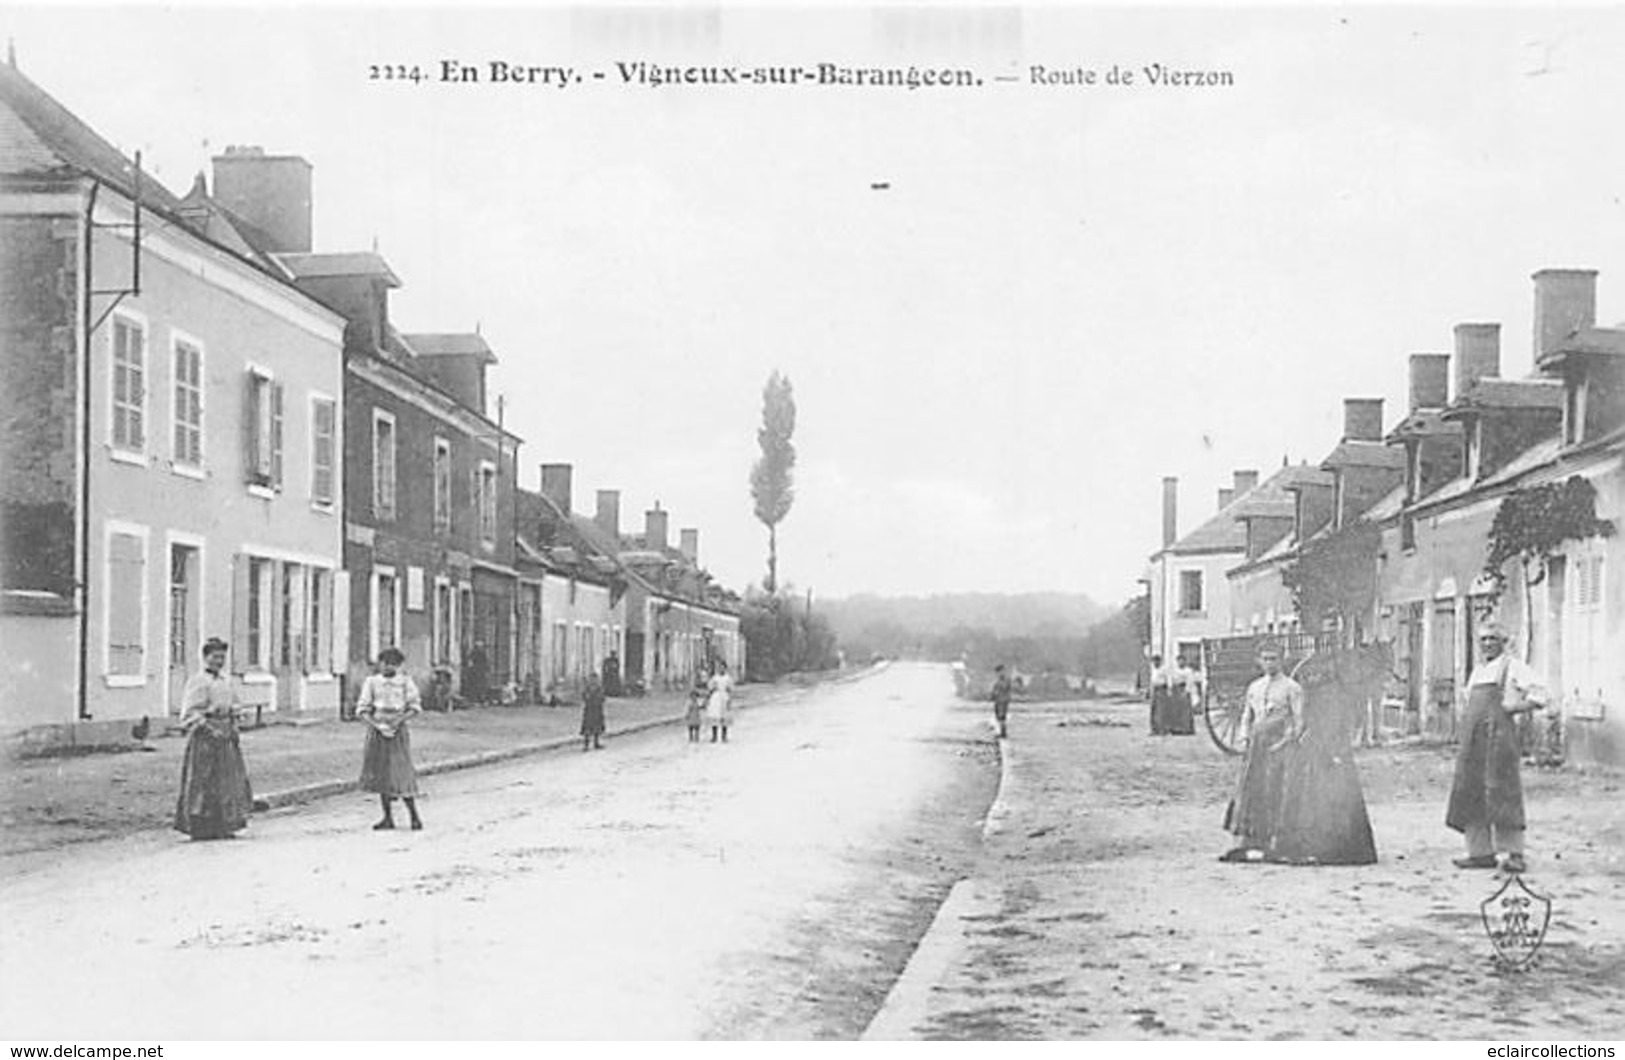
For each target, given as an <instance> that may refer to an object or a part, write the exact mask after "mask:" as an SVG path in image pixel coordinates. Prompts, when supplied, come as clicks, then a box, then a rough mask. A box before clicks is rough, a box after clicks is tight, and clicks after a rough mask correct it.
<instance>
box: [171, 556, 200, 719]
mask: <svg viewBox="0 0 1625 1060" xmlns="http://www.w3.org/2000/svg"><path fill="white" fill-rule="evenodd" d="M197 568H198V550H197V549H196V548H193V547H192V546H190V545H176V544H171V545H170V546H169V690H168V697H167V698H166V699H165V701H164V702H165V704H166V708H167V710H168V711H169V713H170V714H171V715H177V714H179V713H180V712H181V709H182V704H181V696H182V693H183V692H185V690H186V678H187V675H188V674H189V673H190V672H191V671H192V670H195V669H200V668H201V667H202V666H203V659H202V657H201V655H200V654H199V653H200V652H201V651H202V649H203V645H202V642H201V641H200V640H199V639H198V625H199V622H198V614H197V611H198V604H199V600H198V592H197Z"/></svg>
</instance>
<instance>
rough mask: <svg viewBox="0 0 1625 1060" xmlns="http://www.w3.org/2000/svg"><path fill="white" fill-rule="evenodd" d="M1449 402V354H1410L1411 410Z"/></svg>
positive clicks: (1433, 406)
mask: <svg viewBox="0 0 1625 1060" xmlns="http://www.w3.org/2000/svg"><path fill="white" fill-rule="evenodd" d="M1448 404H1450V355H1449V354H1448V353H1413V354H1411V411H1412V412H1415V411H1416V410H1417V409H1442V408H1444V407H1445V406H1446V405H1448Z"/></svg>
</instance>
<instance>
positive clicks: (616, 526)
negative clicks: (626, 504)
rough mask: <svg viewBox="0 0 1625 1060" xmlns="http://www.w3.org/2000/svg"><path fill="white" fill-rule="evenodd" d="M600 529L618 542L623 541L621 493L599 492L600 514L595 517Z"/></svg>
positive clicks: (594, 520)
mask: <svg viewBox="0 0 1625 1060" xmlns="http://www.w3.org/2000/svg"><path fill="white" fill-rule="evenodd" d="M593 522H595V523H597V524H598V528H599V529H600V530H602V531H603V532H604V533H606V534H608V535H609V536H610V537H612V538H614V539H615V541H616V542H619V541H620V540H621V491H620V490H599V491H598V514H597V515H595V516H594V517H593Z"/></svg>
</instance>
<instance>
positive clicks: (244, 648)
mask: <svg viewBox="0 0 1625 1060" xmlns="http://www.w3.org/2000/svg"><path fill="white" fill-rule="evenodd" d="M248 571H249V562H248V557H247V556H246V555H244V554H243V553H241V552H239V553H237V554H236V555H235V556H232V557H231V672H232V673H234V674H243V673H247V672H248V667H249V663H250V661H251V660H250V659H249V658H248Z"/></svg>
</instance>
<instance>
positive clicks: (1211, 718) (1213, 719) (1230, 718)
mask: <svg viewBox="0 0 1625 1060" xmlns="http://www.w3.org/2000/svg"><path fill="white" fill-rule="evenodd" d="M1246 708H1247V696H1246V694H1245V693H1242V694H1240V695H1226V696H1212V697H1210V698H1209V699H1208V703H1207V709H1206V710H1205V711H1203V712H1202V718H1203V720H1204V721H1206V723H1207V734H1208V736H1210V737H1212V739H1213V746H1215V747H1217V748H1218V749H1219V750H1221V751H1223V752H1224V753H1225V754H1227V755H1239V754H1244V753H1245V752H1246V750H1247V734H1246V732H1245V731H1244V730H1243V728H1242V724H1241V721H1242V717H1243V714H1244V713H1245V711H1246Z"/></svg>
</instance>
